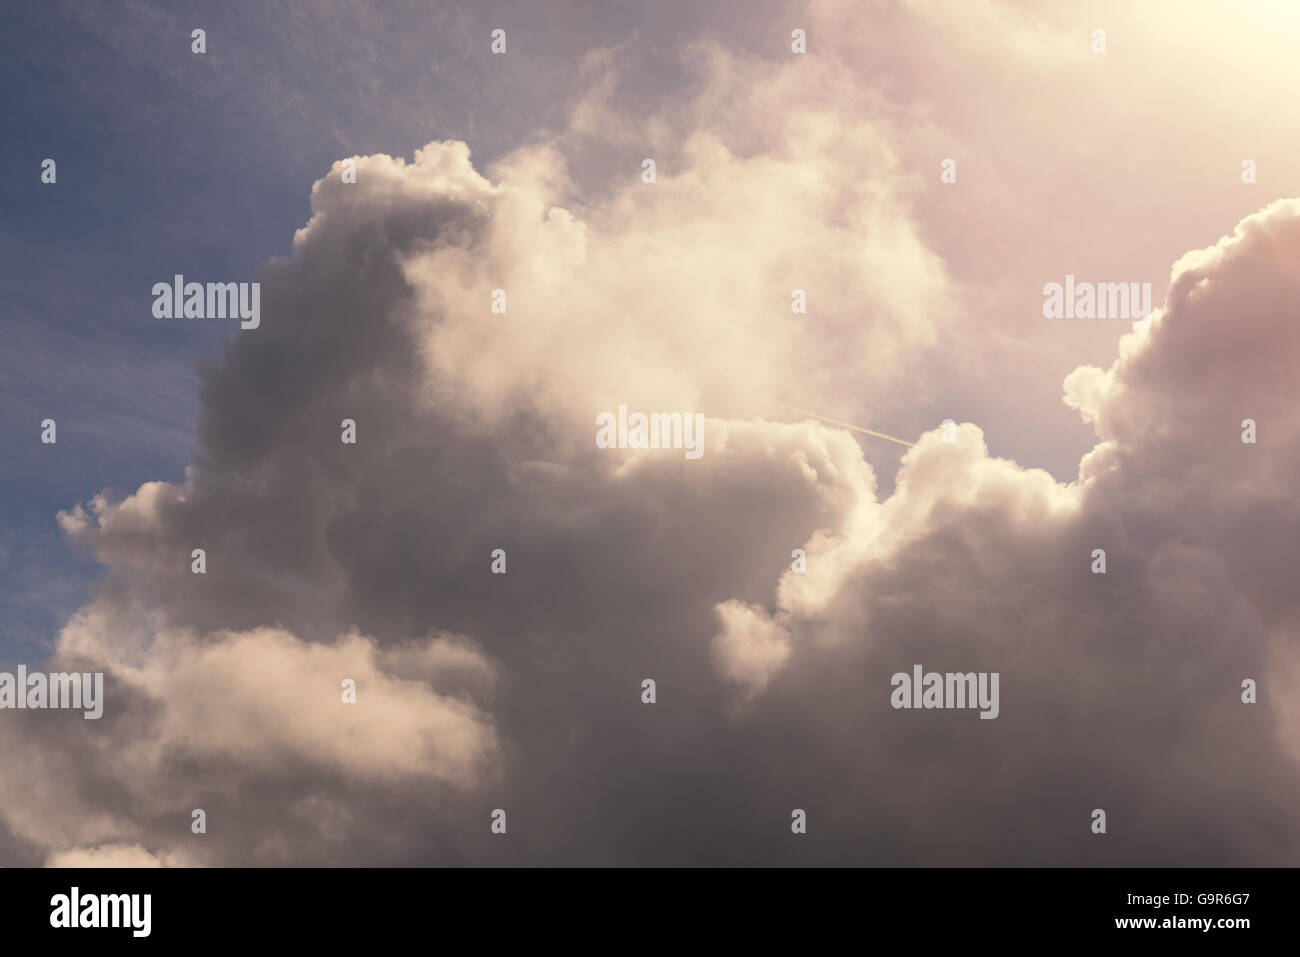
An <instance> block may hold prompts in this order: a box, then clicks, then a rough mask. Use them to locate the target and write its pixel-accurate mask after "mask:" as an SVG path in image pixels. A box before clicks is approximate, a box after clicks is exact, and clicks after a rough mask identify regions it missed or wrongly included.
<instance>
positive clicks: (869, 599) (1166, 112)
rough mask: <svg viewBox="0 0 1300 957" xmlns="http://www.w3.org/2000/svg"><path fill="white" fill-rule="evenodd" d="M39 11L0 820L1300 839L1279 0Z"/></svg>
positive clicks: (693, 854)
mask: <svg viewBox="0 0 1300 957" xmlns="http://www.w3.org/2000/svg"><path fill="white" fill-rule="evenodd" d="M3 17H4V21H5V29H4V30H0V81H2V87H3V90H4V93H3V94H0V95H3V97H4V100H5V110H4V115H5V118H6V120H5V127H6V135H5V136H4V137H3V138H0V160H2V161H3V164H4V167H5V168H6V169H7V170H9V175H8V176H6V177H4V179H3V181H2V182H0V209H3V210H4V215H3V217H2V218H0V243H2V244H3V245H2V246H0V251H2V252H3V255H2V256H0V273H2V274H3V282H0V305H2V306H3V310H2V312H0V337H2V339H3V342H4V346H5V348H4V349H2V350H0V441H2V442H3V445H4V448H5V449H6V454H5V456H4V457H3V459H0V669H8V670H13V669H16V668H17V667H18V666H20V665H23V666H26V667H27V668H29V669H31V670H48V671H78V672H87V673H89V672H102V673H103V674H104V676H105V678H104V687H105V692H104V693H105V701H104V715H103V717H102V718H100V719H97V720H85V719H83V717H82V715H81V714H80V713H75V712H62V711H57V710H48V711H42V710H24V711H17V710H14V711H6V710H0V754H3V755H4V757H5V760H6V761H7V762H10V766H14V767H24V768H27V769H29V773H28V774H25V775H22V776H18V777H10V776H5V780H4V781H3V782H0V863H6V864H20V865H59V864H81V863H108V864H113V863H123V864H128V865H131V866H135V865H141V866H145V865H168V866H186V865H199V866H202V865H228V864H266V865H337V864H344V863H351V864H380V865H477V864H490V865H602V866H604V865H613V866H623V865H664V864H693V865H701V864H702V865H726V864H742V865H767V864H772V865H786V864H797V865H826V864H837V865H838V864H855V865H861V864H868V865H869V864H881V865H889V866H915V865H973V864H974V865H977V864H986V865H1005V864H1012V865H1022V864H1047V865H1057V864H1079V865H1104V864H1117V865H1273V864H1291V865H1294V864H1295V863H1296V862H1297V854H1298V853H1300V819H1297V816H1296V814H1295V813H1294V810H1293V809H1294V808H1295V807H1296V806H1297V805H1296V799H1297V798H1298V797H1300V776H1298V771H1300V769H1298V768H1297V763H1296V762H1297V759H1298V758H1300V712H1297V710H1296V706H1295V704H1294V702H1295V701H1296V700H1297V699H1296V696H1295V692H1296V690H1297V688H1296V682H1297V678H1300V646H1298V644H1297V630H1296V629H1297V622H1298V618H1297V615H1298V614H1300V607H1298V606H1297V602H1296V599H1295V598H1294V597H1293V592H1294V589H1293V587H1292V582H1291V580H1290V572H1289V568H1290V558H1291V555H1292V553H1293V544H1292V543H1294V542H1295V541H1296V533H1297V531H1300V510H1297V507H1296V506H1295V504H1294V503H1295V501H1296V499H1297V495H1296V491H1297V489H1296V487H1295V485H1296V481H1297V479H1296V478H1295V476H1296V475H1297V474H1300V471H1298V470H1297V468H1296V466H1297V464H1300V461H1298V460H1300V416H1297V414H1296V413H1295V412H1294V410H1293V409H1292V408H1290V407H1289V403H1288V402H1287V401H1286V398H1287V387H1288V384H1289V383H1290V382H1291V381H1292V379H1293V378H1294V370H1295V368H1296V367H1297V359H1300V335H1298V334H1297V332H1296V329H1297V326H1296V323H1297V315H1296V309H1295V306H1294V303H1295V302H1296V301H1297V297H1296V293H1297V291H1298V290H1297V286H1298V285H1300V275H1298V274H1297V271H1296V269H1295V267H1294V263H1295V262H1296V261H1297V253H1300V200H1297V199H1295V198H1294V197H1298V196H1300V167H1298V166H1297V164H1296V163H1295V162H1294V157H1295V156H1296V155H1297V153H1300V130H1297V129H1296V128H1295V125H1294V124H1291V123H1288V122H1287V118H1288V117H1289V116H1290V113H1291V112H1292V110H1291V107H1292V105H1293V104H1294V103H1295V102H1296V99H1297V93H1300V90H1298V89H1297V87H1300V75H1298V74H1297V73H1296V72H1295V70H1294V68H1293V66H1292V57H1293V51H1294V49H1295V46H1296V43H1297V41H1298V40H1300V10H1297V9H1296V8H1295V7H1294V5H1293V4H1289V3H1285V2H1274V3H1270V2H1255V3H1251V2H1245V3H1240V4H1197V5H1189V4H1185V3H1173V2H1169V3H1165V2H1150V3H1143V4H1140V5H1138V4H1130V3H1119V2H1117V3H1077V4H1069V5H1063V4H1047V3H1042V4H1038V3H1010V2H997V0H968V2H950V3H922V2H916V3H912V2H888V3H886V2H880V3H852V2H847V0H826V2H816V3H777V2H763V0H759V2H744V3H740V2H718V3H708V4H699V3H687V2H665V3H660V4H654V5H645V4H634V3H622V2H611V3H604V4H600V5H596V6H595V7H594V8H593V5H588V4H577V3H561V2H548V3H523V2H518V0H511V2H485V3H472V4H471V3H464V4H458V3H403V2H390V3H379V2H375V3H356V2H349V3H329V2H321V3H292V2H290V3H282V4H273V5H266V4H259V3H243V2H232V3H222V4H216V3H190V4H186V3H180V4H175V3H166V4H163V3H146V2H120V3H104V4H93V5H86V4H75V3H62V2H58V0H52V2H48V3H43V4H39V5H37V4H33V5H24V6H17V5H15V6H11V7H8V8H6V10H5V12H4V14H3ZM194 29H202V30H203V31H204V41H205V49H204V51H203V52H201V53H197V52H194V50H193V49H192V44H193V42H194V41H193V39H192V33H191V32H192V31H193V30H194ZM497 29H500V30H504V31H505V42H506V48H505V51H504V52H502V53H494V52H493V50H492V35H493V31H494V30H497ZM796 30H800V31H803V36H804V37H805V39H806V48H805V49H806V52H795V49H794V45H796V41H795V40H794V39H793V38H792V33H793V31H796ZM1097 31H1104V34H1103V35H1102V36H1101V38H1100V39H1099V35H1098V33H1097ZM1099 44H1100V46H1099ZM46 159H53V160H54V161H55V163H56V171H57V174H56V178H55V181H54V182H52V183H51V182H43V181H42V163H43V161H44V160H46ZM646 159H653V161H654V164H655V176H654V179H653V181H652V182H648V181H647V180H646V175H645V173H644V165H643V163H644V161H645V160H646ZM949 161H950V162H949ZM1247 167H1249V169H1250V173H1249V174H1247V172H1246V168H1247ZM945 170H946V171H947V175H945ZM353 174H355V175H353ZM176 274H182V275H184V276H185V277H186V279H187V280H193V281H199V282H258V283H260V291H261V299H260V303H261V310H260V311H261V321H260V325H259V326H258V327H257V328H256V329H244V330H241V328H240V325H239V323H238V322H234V321H229V320H218V319H167V318H158V317H157V316H156V315H155V312H154V308H153V307H154V295H153V293H152V292H151V290H152V289H153V286H154V284H155V283H159V282H163V283H170V281H171V279H172V277H173V276H174V275H176ZM1067 275H1068V276H1073V277H1075V279H1077V280H1078V281H1079V282H1092V283H1138V284H1139V285H1140V284H1142V283H1149V285H1150V290H1151V303H1152V305H1153V307H1154V313H1153V315H1152V316H1151V317H1150V318H1149V321H1148V322H1147V323H1146V324H1145V325H1143V326H1141V327H1140V328H1135V326H1134V324H1133V322H1132V321H1131V317H1106V318H1070V319H1066V318H1049V317H1048V316H1046V315H1045V313H1044V300H1045V297H1046V292H1045V287H1047V286H1049V284H1051V283H1062V284H1064V283H1065V282H1066V281H1067V280H1066V277H1067ZM497 290H500V291H502V292H503V293H504V297H505V302H506V306H505V310H504V312H500V311H493V308H492V304H493V302H494V301H495V300H496V297H497V292H496V291H497ZM794 290H802V291H803V294H804V298H805V299H806V311H803V312H796V311H794V309H793V308H792V300H793V298H794V296H793V292H794ZM620 406H626V407H627V408H628V409H630V410H632V411H633V412H636V411H641V412H646V413H652V412H653V413H665V414H669V413H681V414H683V415H685V416H694V415H695V414H697V413H698V414H699V415H700V417H701V418H700V422H701V423H702V446H701V449H702V454H700V455H699V456H698V457H697V458H692V457H690V456H687V455H684V454H683V450H682V449H681V448H680V446H679V447H677V448H651V449H635V448H603V447H601V443H600V442H599V440H598V438H597V432H598V429H597V425H598V421H599V420H598V417H599V416H600V415H602V414H604V413H610V414H617V411H618V409H619V408H620ZM794 410H805V411H794ZM46 419H53V420H55V422H56V423H57V441H56V442H54V443H48V442H42V440H41V436H42V431H43V426H42V422H43V421H44V420H46ZM949 419H950V420H952V423H953V425H952V427H950V428H949V427H944V426H943V425H942V423H943V422H944V420H949ZM1247 419H1250V420H1251V421H1252V422H1253V423H1254V426H1253V428H1254V435H1253V436H1252V438H1254V441H1252V442H1246V441H1243V434H1244V432H1245V425H1244V422H1245V420H1247ZM344 420H350V421H352V422H353V423H354V426H355V436H356V441H355V442H345V441H342V440H341V433H342V431H343V429H344V426H343V423H344ZM837 423H840V424H837ZM842 423H849V424H852V425H854V426H857V427H858V429H866V430H870V431H874V432H879V433H884V434H885V435H888V436H895V437H899V438H901V439H903V440H905V442H906V443H908V444H902V443H899V442H893V441H889V440H887V439H882V438H878V437H875V436H872V435H870V434H868V433H866V432H862V431H860V430H854V429H849V428H846V427H844V425H843V424H842ZM195 548H202V549H203V550H204V553H205V560H206V567H205V570H204V573H203V574H202V575H199V574H194V573H193V570H192V564H191V563H192V550H193V549H195ZM1097 549H1102V550H1104V552H1105V561H1106V568H1105V571H1104V573H1099V572H1098V571H1097V564H1096V562H1097V559H1096V550H1097ZM497 550H501V551H502V552H503V553H504V555H505V559H504V561H505V571H504V573H499V572H500V567H499V564H498V560H497V558H496V557H495V556H496V555H497ZM796 550H799V551H800V552H801V553H802V555H803V558H802V559H800V558H797V557H796V555H795V552H796ZM494 568H495V569H496V570H494ZM917 664H919V665H921V666H922V667H923V669H924V670H925V671H936V672H940V673H948V672H956V673H967V672H976V673H981V674H990V675H991V674H997V675H998V676H999V678H1000V681H999V685H998V687H999V689H1000V703H999V708H998V713H997V716H996V717H995V718H993V719H991V720H983V719H981V717H980V716H979V714H978V713H977V712H976V711H974V710H970V709H967V710H961V709H947V708H938V709H929V708H899V707H895V706H894V703H893V695H892V692H893V690H894V689H893V685H892V682H893V677H894V676H895V675H898V674H900V673H901V674H904V675H910V674H911V673H912V669H913V666H914V665H917ZM647 679H649V680H652V681H653V683H654V701H653V702H652V703H651V702H649V701H647V700H646V696H647V692H646V691H645V684H644V682H645V681H646V680H647ZM1247 680H1249V681H1250V682H1253V683H1254V686H1255V687H1256V692H1255V693H1256V695H1257V698H1256V700H1254V701H1252V702H1250V703H1248V702H1247V701H1245V700H1243V699H1244V697H1245V692H1244V691H1243V681H1247ZM348 681H351V682H353V683H354V688H355V701H354V702H349V701H346V700H345V698H346V691H343V692H341V690H340V689H341V687H343V686H344V685H345V684H346V682H348ZM195 809H203V810H204V812H205V817H206V821H207V824H206V830H205V831H204V832H202V833H195V832H194V831H193V830H192V829H191V828H190V827H187V823H188V822H191V820H192V816H193V812H194V810H195ZM1098 809H1100V810H1104V811H1105V816H1106V822H1107V824H1106V830H1105V831H1104V833H1102V832H1098V831H1097V830H1096V815H1095V812H1096V811H1097V810H1098ZM497 810H501V811H504V812H505V817H506V818H507V819H508V822H509V823H508V827H507V830H506V832H505V833H504V834H501V833H497V832H495V831H494V830H493V829H492V827H491V825H492V823H493V821H494V817H493V812H495V811H497ZM796 811H802V812H803V814H804V816H805V818H806V830H804V831H796V830H792V823H791V822H792V817H793V816H794V815H795V812H796Z"/></svg>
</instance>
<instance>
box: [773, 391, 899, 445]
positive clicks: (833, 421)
mask: <svg viewBox="0 0 1300 957" xmlns="http://www.w3.org/2000/svg"><path fill="white" fill-rule="evenodd" d="M750 398H751V399H755V400H756V401H758V402H766V403H767V404H768V405H774V406H776V407H777V408H778V409H785V410H786V411H787V412H798V413H799V414H800V415H811V416H812V417H813V418H814V419H821V420H822V421H823V422H829V423H830V424H831V425H839V426H842V427H844V428H846V429H852V430H853V431H854V432H865V433H866V434H867V435H874V436H875V437H876V438H878V439H888V440H889V441H890V442H897V443H898V444H899V445H906V446H907V447H908V448H909V449H914V448H916V443H915V442H908V441H907V440H906V439H900V438H897V437H896V436H893V435H886V434H885V433H884V432H874V431H872V430H871V429H864V428H863V427H862V426H860V425H852V424H851V423H848V422H841V421H839V420H838V419H832V418H829V417H827V416H824V415H818V414H817V413H816V412H809V411H808V410H807V409H796V408H795V407H794V406H792V405H782V404H781V403H780V402H773V401H772V400H771V399H760V398H759V397H758V396H756V395H753V396H750Z"/></svg>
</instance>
